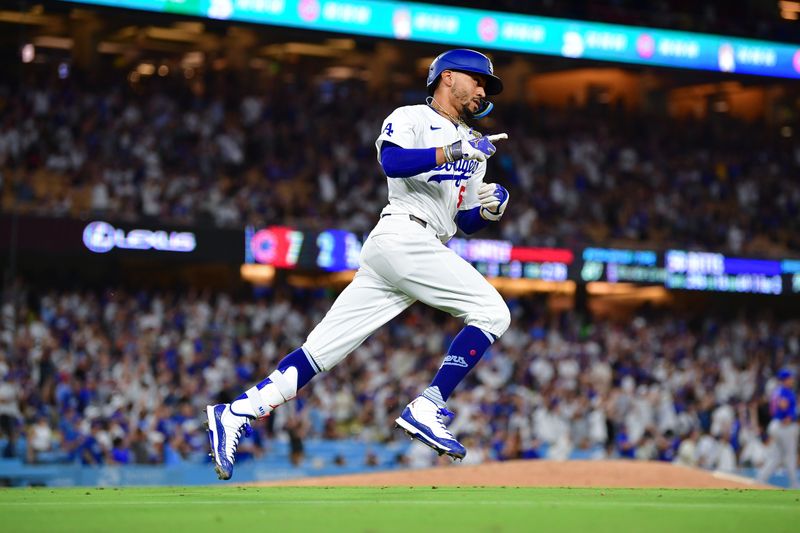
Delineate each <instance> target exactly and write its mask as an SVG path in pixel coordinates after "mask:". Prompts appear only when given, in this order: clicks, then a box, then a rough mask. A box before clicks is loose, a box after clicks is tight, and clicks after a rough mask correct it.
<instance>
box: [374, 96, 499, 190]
mask: <svg viewBox="0 0 800 533" xmlns="http://www.w3.org/2000/svg"><path fill="white" fill-rule="evenodd" d="M424 127H425V125H424V124H420V123H419V117H417V116H415V115H414V114H412V113H408V112H407V111H406V110H405V109H403V108H400V109H396V110H395V111H394V112H393V113H392V114H391V115H389V116H388V117H387V118H386V120H385V121H384V122H383V129H382V130H381V134H380V136H379V137H378V139H377V141H376V142H375V145H376V147H377V149H378V161H379V162H380V163H381V166H382V167H383V171H384V172H385V173H386V175H387V176H388V177H390V178H408V177H411V176H415V175H417V174H422V173H423V172H428V171H430V170H433V169H434V168H436V167H438V166H440V165H443V164H444V163H452V162H455V161H460V160H462V159H473V160H476V161H486V159H488V158H489V157H490V156H491V155H492V154H494V152H495V151H496V148H495V146H494V145H493V144H492V141H496V140H498V139H506V138H508V136H507V135H506V134H505V133H501V134H498V135H490V136H488V137H480V138H477V139H472V140H470V141H463V140H458V141H456V142H454V143H452V144H450V145H447V146H440V147H431V148H410V147H411V146H413V145H414V144H415V140H416V139H417V133H418V130H419V128H424Z"/></svg>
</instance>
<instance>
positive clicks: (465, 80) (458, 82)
mask: <svg viewBox="0 0 800 533" xmlns="http://www.w3.org/2000/svg"><path fill="white" fill-rule="evenodd" d="M450 95H451V97H452V99H453V105H454V107H455V108H456V109H458V111H459V114H461V115H462V116H463V115H465V116H471V115H472V114H473V113H475V112H476V111H477V110H478V109H479V108H480V106H481V100H482V99H483V98H486V78H485V77H484V76H481V75H480V74H473V73H471V72H457V71H453V85H452V87H451V89H450Z"/></svg>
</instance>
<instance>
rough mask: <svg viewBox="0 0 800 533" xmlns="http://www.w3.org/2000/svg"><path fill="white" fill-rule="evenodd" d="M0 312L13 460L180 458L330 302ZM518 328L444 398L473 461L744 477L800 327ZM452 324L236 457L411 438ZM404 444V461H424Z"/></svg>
mask: <svg viewBox="0 0 800 533" xmlns="http://www.w3.org/2000/svg"><path fill="white" fill-rule="evenodd" d="M10 294H11V293H8V294H7V299H6V301H5V302H4V305H3V308H2V323H1V324H0V327H2V331H0V379H1V381H0V421H2V424H0V442H2V447H1V449H0V452H2V455H3V456H4V457H15V456H16V457H21V458H22V459H24V460H26V461H28V462H31V463H54V462H57V463H76V462H77V463H83V464H108V465H112V464H131V463H137V464H156V463H158V464H162V463H164V464H175V463H179V462H181V461H199V460H202V458H203V456H204V455H205V453H206V452H207V449H206V447H207V441H206V435H205V431H204V430H203V428H202V427H201V422H202V420H201V418H202V417H201V416H200V415H201V414H202V413H203V412H204V411H203V407H204V406H205V405H206V404H207V403H209V402H212V401H226V400H227V401H229V400H230V399H231V398H232V397H234V396H235V395H237V394H239V393H240V392H241V391H242V390H244V389H245V388H247V387H249V386H250V385H252V383H254V382H255V381H258V380H259V379H261V378H262V377H263V376H265V375H266V374H267V373H268V370H269V369H270V368H272V367H273V366H274V364H275V363H276V362H277V361H278V360H279V359H280V358H281V357H282V356H283V355H284V354H285V353H287V352H289V351H290V350H291V349H293V347H295V346H298V345H300V344H301V343H302V342H303V340H304V338H305V335H306V334H307V332H308V331H310V329H311V328H312V326H313V325H314V324H316V323H317V322H318V321H319V319H320V318H321V316H322V315H323V314H324V313H325V312H326V311H327V309H328V307H329V306H330V304H331V301H332V295H330V294H329V293H327V292H326V291H321V290H314V291H310V290H300V289H288V288H283V289H278V290H275V291H272V290H270V291H267V292H265V293H264V294H261V295H260V297H258V298H255V299H253V298H249V299H246V300H241V301H240V300H237V299H234V298H233V297H231V296H230V295H228V294H225V293H210V292H203V291H190V292H183V293H178V292H128V291H125V290H122V289H116V288H109V289H107V290H105V291H103V292H93V291H89V290H84V291H72V292H70V291H68V292H45V293H42V294H38V293H33V292H30V289H27V288H25V287H24V286H21V285H20V286H18V287H17V288H16V290H15V291H14V293H13V295H14V297H13V298H12V297H9V295H10ZM509 305H510V308H511V310H512V316H513V320H512V327H511V329H510V330H509V331H508V332H507V333H506V334H505V335H504V336H503V337H502V338H501V340H500V341H498V342H497V343H496V344H495V345H494V346H492V347H491V348H490V351H489V352H488V353H487V355H486V356H485V359H484V360H483V361H482V362H481V364H480V365H479V366H478V367H477V368H476V371H475V372H473V373H472V374H471V375H470V376H468V378H467V380H466V381H465V383H463V384H462V385H461V387H460V388H459V389H458V390H457V391H456V393H455V395H454V396H453V398H451V400H450V402H449V404H450V405H449V406H450V408H451V409H452V410H453V411H455V412H456V413H457V416H456V417H455V419H454V422H453V424H452V425H451V428H450V429H451V430H452V431H453V432H454V434H456V435H458V436H459V437H460V438H461V439H462V441H463V442H464V444H465V445H466V447H467V448H468V450H469V454H468V455H467V458H466V461H465V462H466V463H468V464H469V463H479V462H484V461H490V460H504V459H512V458H537V457H548V458H556V459H561V458H567V457H569V456H572V457H575V456H576V454H579V455H580V454H582V456H584V457H630V458H637V459H658V460H663V461H678V462H681V463H685V464H696V465H700V466H702V467H706V468H716V469H720V470H733V469H735V468H736V467H738V466H756V467H757V466H759V465H761V464H762V463H763V461H764V459H765V454H766V446H765V439H766V437H765V429H766V425H767V423H768V421H769V410H768V398H769V393H770V391H771V390H772V387H773V386H774V385H775V379H774V375H775V371H776V370H777V369H778V368H782V367H789V368H794V369H795V370H797V368H798V364H800V320H797V319H792V320H775V319H772V318H769V317H768V316H766V315H764V316H752V315H745V314H741V315H739V316H735V317H734V316H727V317H724V316H723V315H721V314H715V313H706V314H705V316H699V317H695V318H690V317H687V318H680V317H676V316H675V315H674V314H672V313H668V312H663V311H655V310H650V311H643V312H641V313H639V314H638V315H636V316H634V317H632V318H631V319H630V320H625V321H623V322H619V321H614V320H610V319H600V318H589V317H586V316H581V315H579V314H576V313H574V312H571V311H570V312H558V313H553V312H550V311H548V310H547V306H546V305H545V302H544V301H543V300H539V299H535V298H530V297H528V298H524V299H515V300H511V301H509ZM458 330H459V323H458V322H457V321H456V320H455V319H452V318H450V317H447V316H445V315H444V314H442V313H440V312H438V311H435V310H432V309H429V308H426V307H424V306H419V305H418V306H414V307H412V308H411V309H410V310H409V311H407V312H405V313H404V314H402V315H401V316H400V317H399V318H398V319H396V320H395V321H393V322H391V323H390V324H389V325H387V326H385V327H384V328H382V329H380V330H379V331H378V332H377V333H376V334H375V335H373V336H372V337H371V338H370V339H368V340H367V341H366V342H365V343H364V344H363V345H362V346H361V347H359V348H358V349H357V350H356V351H355V352H354V353H353V354H351V355H350V357H349V358H347V359H346V360H345V361H344V362H343V363H342V364H341V365H339V366H338V367H336V368H335V369H333V371H331V372H329V373H327V374H325V375H323V376H318V377H317V378H316V379H314V380H313V381H312V382H311V384H309V385H308V386H307V387H306V388H304V389H303V390H302V391H301V392H300V394H299V397H298V399H297V400H296V401H295V402H293V403H290V404H287V405H286V406H283V407H281V408H280V409H277V410H276V411H275V413H274V414H273V416H271V417H269V418H267V419H266V420H265V421H263V422H259V423H257V424H255V431H254V432H253V435H252V436H251V437H249V438H247V439H245V440H244V441H243V443H242V445H241V446H240V453H241V454H242V455H241V456H240V459H241V460H247V459H248V458H250V457H253V456H262V455H264V454H269V453H270V448H271V443H272V442H275V439H282V440H283V441H287V440H288V441H289V442H290V443H291V444H292V450H293V452H296V453H297V456H296V457H294V458H293V460H294V461H295V462H299V461H302V460H303V458H302V441H303V439H307V438H324V439H340V438H356V439H362V440H364V441H370V442H390V441H392V440H394V439H400V438H404V437H403V435H402V434H401V433H400V432H399V431H395V430H393V429H392V426H393V424H392V421H393V419H394V417H395V416H397V414H398V412H399V411H400V410H401V409H402V407H403V406H404V405H405V402H407V401H408V399H409V398H413V397H414V396H416V395H417V394H418V393H419V392H420V391H421V390H422V389H423V388H424V386H426V385H427V384H428V383H429V380H430V379H431V377H432V376H433V375H434V374H435V371H436V369H437V367H438V365H439V364H440V362H441V358H442V354H443V353H444V351H445V350H446V347H447V346H448V345H449V342H450V340H451V338H452V336H454V335H455V334H456V333H457V332H458ZM434 459H435V454H434V453H433V452H431V451H430V450H428V449H427V448H424V447H411V448H409V452H408V453H407V455H406V456H405V457H404V458H402V461H403V463H406V464H411V465H415V466H420V465H425V464H431V463H432V461H434Z"/></svg>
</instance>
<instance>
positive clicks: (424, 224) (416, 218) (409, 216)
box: [381, 213, 428, 228]
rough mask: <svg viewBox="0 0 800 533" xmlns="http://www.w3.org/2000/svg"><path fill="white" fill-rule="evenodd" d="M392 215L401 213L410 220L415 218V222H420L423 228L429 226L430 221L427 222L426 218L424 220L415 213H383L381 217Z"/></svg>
mask: <svg viewBox="0 0 800 533" xmlns="http://www.w3.org/2000/svg"><path fill="white" fill-rule="evenodd" d="M390 215H400V216H401V217H402V216H407V217H408V218H409V219H410V220H413V221H414V222H416V223H417V224H419V225H420V226H422V227H423V228H427V227H428V223H427V222H425V221H424V220H422V219H421V218H419V217H415V216H414V215H404V214H401V213H384V214H382V215H381V218H383V217H388V216H390Z"/></svg>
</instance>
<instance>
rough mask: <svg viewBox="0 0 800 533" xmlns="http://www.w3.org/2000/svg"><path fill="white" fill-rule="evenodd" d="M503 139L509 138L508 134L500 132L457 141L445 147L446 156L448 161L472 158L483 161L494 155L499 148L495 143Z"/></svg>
mask: <svg viewBox="0 0 800 533" xmlns="http://www.w3.org/2000/svg"><path fill="white" fill-rule="evenodd" d="M501 139H508V134H506V133H498V134H496V135H487V136H486V137H477V138H475V139H470V140H468V141H464V140H460V141H456V142H454V143H453V144H451V145H449V146H445V147H444V158H445V160H446V161H447V162H448V163H452V162H454V161H460V160H462V159H472V160H474V161H478V162H481V163H482V162H484V161H486V160H487V159H489V158H490V157H492V155H494V153H495V152H496V151H497V148H496V147H495V145H494V144H493V143H494V142H497V141H499V140H501Z"/></svg>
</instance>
